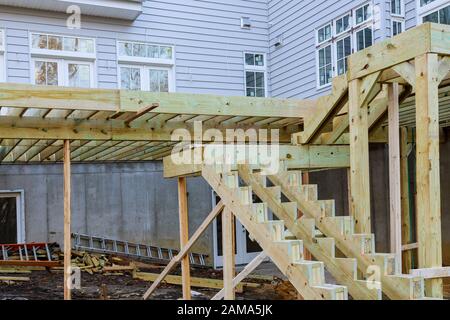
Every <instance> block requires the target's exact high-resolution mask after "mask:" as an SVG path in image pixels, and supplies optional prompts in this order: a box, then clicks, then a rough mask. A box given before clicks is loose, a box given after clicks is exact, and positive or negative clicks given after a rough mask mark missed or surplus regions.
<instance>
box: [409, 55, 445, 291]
mask: <svg viewBox="0 0 450 320" xmlns="http://www.w3.org/2000/svg"><path fill="white" fill-rule="evenodd" d="M415 65H416V87H417V88H416V105H417V106H420V107H418V108H416V126H417V128H416V135H417V137H416V139H417V141H416V148H417V155H416V161H417V162H416V163H417V164H416V166H417V168H416V171H417V173H416V177H417V178H416V179H417V226H418V232H417V238H418V243H419V249H418V260H419V261H418V264H419V268H439V267H442V236H441V190H440V168H439V165H440V164H439V102H438V83H437V78H436V74H437V73H438V56H437V54H425V55H422V56H420V57H417V58H416V59H415ZM426 293H427V295H428V296H430V297H434V298H442V296H443V288H442V280H441V279H431V280H427V281H426Z"/></svg>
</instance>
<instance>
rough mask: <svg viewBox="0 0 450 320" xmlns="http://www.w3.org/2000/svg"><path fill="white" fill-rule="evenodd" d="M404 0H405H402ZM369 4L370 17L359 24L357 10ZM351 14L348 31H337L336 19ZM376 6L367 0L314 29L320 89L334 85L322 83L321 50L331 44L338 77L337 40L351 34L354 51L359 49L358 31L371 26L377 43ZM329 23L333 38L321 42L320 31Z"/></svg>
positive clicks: (333, 63)
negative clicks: (357, 22)
mask: <svg viewBox="0 0 450 320" xmlns="http://www.w3.org/2000/svg"><path fill="white" fill-rule="evenodd" d="M402 1H403V0H402ZM367 5H368V6H369V10H370V17H369V19H367V20H366V21H363V22H361V23H359V24H356V11H357V10H358V9H360V8H363V7H365V6H367ZM348 15H350V26H349V28H348V29H347V30H346V31H343V32H340V33H339V34H337V33H336V21H337V20H340V19H342V18H343V17H345V16H348ZM374 19H375V15H374V6H373V3H372V1H366V2H365V3H363V4H361V5H359V6H357V7H355V8H353V9H351V10H349V11H347V12H345V13H344V14H342V15H340V16H338V17H337V18H335V19H333V20H332V21H331V22H328V23H326V24H323V25H321V26H320V27H318V28H316V29H314V32H315V41H316V87H317V89H318V90H320V89H323V88H327V87H330V86H331V85H332V82H330V83H327V84H324V85H321V84H320V71H319V51H320V50H321V49H323V48H325V47H327V46H329V45H331V63H332V70H333V77H336V76H337V75H338V71H337V61H338V59H337V42H338V41H340V40H342V39H344V38H346V37H348V36H350V37H351V46H352V53H354V52H356V51H357V38H356V34H357V32H359V31H361V30H363V29H366V28H370V29H371V31H372V45H373V44H374V43H375V38H374V35H375V27H374V21H375V20H374ZM327 25H330V26H331V38H330V39H328V40H326V41H323V42H320V43H319V34H318V31H319V30H320V29H322V28H324V27H326V26H327Z"/></svg>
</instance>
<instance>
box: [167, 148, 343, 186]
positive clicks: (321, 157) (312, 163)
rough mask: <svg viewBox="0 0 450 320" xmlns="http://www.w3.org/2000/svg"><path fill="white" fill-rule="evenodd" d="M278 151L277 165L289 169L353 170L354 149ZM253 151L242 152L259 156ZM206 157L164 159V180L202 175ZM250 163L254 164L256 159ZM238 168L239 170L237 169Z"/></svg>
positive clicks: (185, 154) (197, 152)
mask: <svg viewBox="0 0 450 320" xmlns="http://www.w3.org/2000/svg"><path fill="white" fill-rule="evenodd" d="M214 147H217V148H219V149H220V150H223V146H222V145H214ZM247 148H250V147H247ZM276 148H278V150H276ZM276 148H275V149H274V151H275V154H274V157H273V158H272V159H273V161H275V162H276V163H274V164H278V162H279V161H280V160H285V162H286V164H287V166H288V168H289V169H323V168H348V167H349V166H350V162H349V159H350V158H349V150H350V149H349V147H348V146H338V145H336V146H314V145H306V146H291V145H279V146H277V147H276ZM240 150H241V149H240ZM269 150H270V148H269ZM251 151H252V150H251V149H247V150H246V149H245V148H244V150H243V151H242V152H246V154H247V155H249V154H250V155H251V156H255V155H256V154H255V153H254V152H253V153H252V152H251ZM262 152H265V151H262ZM205 154H210V152H205V150H204V148H203V147H202V148H195V149H189V150H186V151H182V152H179V153H174V154H172V155H170V156H167V157H165V158H164V159H163V161H164V177H166V178H174V177H178V176H191V175H199V174H200V171H201V170H202V164H203V163H208V158H206V157H205ZM269 156H270V154H269ZM209 160H211V159H209ZM250 160H251V161H253V160H254V159H249V161H250ZM209 163H211V162H209ZM252 166H254V167H255V168H256V167H259V168H261V165H258V164H252ZM234 167H235V168H236V166H234Z"/></svg>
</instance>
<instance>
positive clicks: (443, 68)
mask: <svg viewBox="0 0 450 320" xmlns="http://www.w3.org/2000/svg"><path fill="white" fill-rule="evenodd" d="M449 72H450V56H445V57H442V59H441V60H440V61H439V74H438V80H437V82H438V83H441V82H442V80H444V78H445V77H447V75H448V73H449Z"/></svg>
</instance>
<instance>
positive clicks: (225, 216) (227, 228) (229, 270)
mask: <svg viewBox="0 0 450 320" xmlns="http://www.w3.org/2000/svg"><path fill="white" fill-rule="evenodd" d="M234 226H235V225H234V216H233V213H232V212H231V211H230V209H228V208H227V207H225V209H224V210H223V212H222V252H223V286H224V299H225V300H234V299H235V298H236V297H235V292H234V285H233V279H234V277H235V250H234V248H235V240H234V234H235V227H234Z"/></svg>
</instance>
